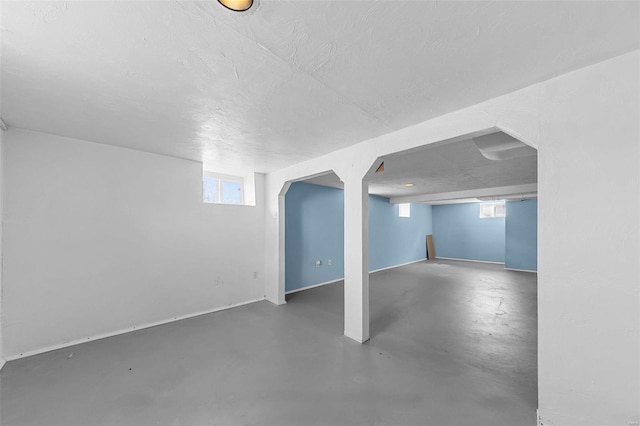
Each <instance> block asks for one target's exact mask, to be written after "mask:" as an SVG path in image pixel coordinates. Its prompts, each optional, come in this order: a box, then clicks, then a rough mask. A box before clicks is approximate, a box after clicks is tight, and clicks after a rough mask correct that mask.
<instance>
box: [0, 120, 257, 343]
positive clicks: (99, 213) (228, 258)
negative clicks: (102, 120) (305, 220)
mask: <svg viewBox="0 0 640 426" xmlns="http://www.w3.org/2000/svg"><path fill="white" fill-rule="evenodd" d="M5 155H6V161H5V165H6V169H5V178H6V185H5V207H6V208H5V212H6V214H5V230H4V231H5V235H4V237H5V247H4V249H5V253H4V254H5V271H4V272H5V274H4V282H3V285H4V311H3V315H4V317H5V321H4V323H3V327H4V329H3V334H4V338H5V347H4V351H5V354H7V355H8V356H15V355H19V354H20V353H25V352H28V351H37V350H40V349H42V348H47V347H50V346H55V345H59V344H63V343H65V342H69V341H74V340H76V339H83V338H86V337H91V336H95V335H100V334H103V333H110V332H115V331H118V330H124V329H130V328H131V327H133V326H140V325H145V324H148V323H153V322H158V321H165V320H170V319H172V318H174V317H178V316H183V315H190V314H195V313H198V312H202V311H207V310H211V309H215V308H222V307H225V306H229V305H233V304H238V303H243V302H247V301H252V300H256V299H261V298H263V297H264V283H263V281H262V277H263V268H264V263H263V262H264V244H263V238H264V232H263V230H264V214H263V211H262V207H261V206H262V205H263V201H264V200H263V184H264V180H263V176H262V175H257V176H256V186H257V188H256V189H257V191H256V193H257V196H258V200H257V201H258V207H246V206H231V205H212V204H203V203H202V168H201V167H202V166H201V164H200V163H197V162H193V161H186V160H180V159H176V158H171V157H166V156H161V155H155V154H149V153H144V152H139V151H134V150H129V149H123V148H117V147H113V146H107V145H100V144H95V143H91V142H86V141H80V140H75V139H69V138H64V137H58V136H53V135H48V134H42V133H37V132H30V131H24V130H17V129H10V130H9V132H7V133H6V134H5ZM254 272H256V273H257V274H256V276H257V278H254Z"/></svg>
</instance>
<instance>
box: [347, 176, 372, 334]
mask: <svg viewBox="0 0 640 426" xmlns="http://www.w3.org/2000/svg"><path fill="white" fill-rule="evenodd" d="M350 172H351V173H348V174H347V175H346V176H344V177H343V182H344V334H345V336H347V337H350V338H351V339H353V340H355V341H357V342H360V343H363V342H366V341H367V340H369V194H368V183H367V182H364V181H363V180H362V176H363V174H360V173H354V171H353V170H350Z"/></svg>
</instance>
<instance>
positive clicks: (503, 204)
mask: <svg viewBox="0 0 640 426" xmlns="http://www.w3.org/2000/svg"><path fill="white" fill-rule="evenodd" d="M486 207H490V208H491V211H490V213H489V214H488V215H484V214H483V211H485V208H486ZM496 207H501V210H502V212H500V213H498V212H497V210H498V209H497V208H496ZM479 216H480V219H499V218H505V217H507V206H506V202H505V201H490V202H486V203H480V214H479Z"/></svg>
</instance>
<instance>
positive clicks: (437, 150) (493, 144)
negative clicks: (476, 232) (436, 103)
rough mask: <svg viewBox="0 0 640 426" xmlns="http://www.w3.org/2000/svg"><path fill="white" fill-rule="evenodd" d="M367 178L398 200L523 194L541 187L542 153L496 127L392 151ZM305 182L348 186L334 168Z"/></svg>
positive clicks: (380, 192)
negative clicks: (405, 150) (379, 169)
mask: <svg viewBox="0 0 640 426" xmlns="http://www.w3.org/2000/svg"><path fill="white" fill-rule="evenodd" d="M368 181H369V193H370V194H373V195H379V196H382V197H387V198H391V199H392V201H400V202H401V201H412V202H413V201H416V202H420V201H424V202H428V203H430V204H437V203H441V202H445V201H447V202H451V201H452V200H458V199H464V200H466V201H473V200H475V198H477V197H482V198H492V197H496V198H502V196H504V195H511V194H514V195H518V196H520V195H522V194H531V193H535V192H536V191H537V182H538V157H537V151H536V150H535V149H534V148H531V147H529V146H527V145H525V144H524V143H522V142H520V141H519V140H517V139H514V138H512V137H511V136H509V135H507V134H505V133H502V132H497V133H492V134H489V135H485V136H481V137H479V138H473V139H468V140H464V141H461V142H455V143H449V144H444V145H436V146H426V147H424V148H422V149H420V150H413V151H411V152H410V153H399V154H396V155H393V156H389V157H388V158H384V172H380V173H374V174H372V175H370V177H369V178H368ZM305 182H308V183H312V184H316V185H323V186H330V187H334V188H343V187H344V185H343V184H342V182H341V181H340V179H339V178H338V176H336V175H335V174H333V173H330V174H327V175H323V176H318V177H315V178H312V179H307V180H306V181H305ZM407 183H411V184H413V185H412V186H406V184H407ZM404 197H409V198H407V199H404Z"/></svg>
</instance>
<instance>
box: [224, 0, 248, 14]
mask: <svg viewBox="0 0 640 426" xmlns="http://www.w3.org/2000/svg"><path fill="white" fill-rule="evenodd" d="M218 3H220V4H221V5H223V6H224V7H226V8H227V9H229V10H233V11H234V12H244V11H245V10H249V8H251V6H252V5H253V0H218Z"/></svg>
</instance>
